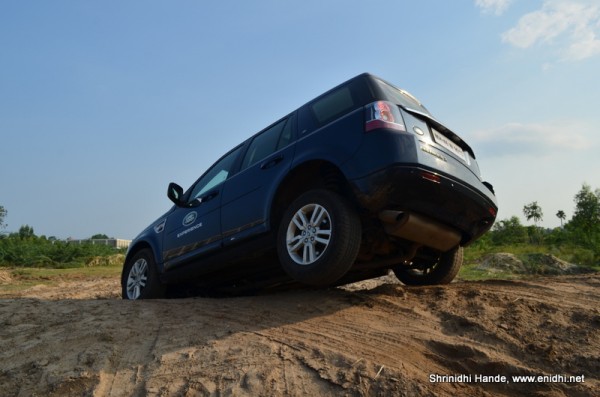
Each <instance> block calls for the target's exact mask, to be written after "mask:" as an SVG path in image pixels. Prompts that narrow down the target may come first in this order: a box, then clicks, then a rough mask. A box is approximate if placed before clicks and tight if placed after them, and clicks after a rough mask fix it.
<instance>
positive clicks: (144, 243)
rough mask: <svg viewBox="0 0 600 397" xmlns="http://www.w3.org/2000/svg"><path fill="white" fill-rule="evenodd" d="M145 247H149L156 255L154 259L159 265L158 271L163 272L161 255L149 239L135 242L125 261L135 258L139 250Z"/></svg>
mask: <svg viewBox="0 0 600 397" xmlns="http://www.w3.org/2000/svg"><path fill="white" fill-rule="evenodd" d="M144 249H149V250H150V251H151V252H152V255H154V261H155V263H156V265H157V269H156V270H157V271H158V272H159V273H161V272H162V266H161V264H162V261H160V259H161V257H160V256H159V255H158V254H157V252H156V250H155V249H154V247H153V245H152V244H150V243H149V242H148V241H146V240H140V241H137V242H135V243H134V244H133V245H132V246H130V247H129V250H128V251H127V255H126V256H125V262H124V263H127V262H129V261H130V260H131V258H133V257H134V256H135V255H136V254H137V253H138V252H140V251H142V250H144ZM124 270H125V266H123V271H124Z"/></svg>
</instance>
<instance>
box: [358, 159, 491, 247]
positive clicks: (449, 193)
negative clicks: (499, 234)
mask: <svg viewBox="0 0 600 397" xmlns="http://www.w3.org/2000/svg"><path fill="white" fill-rule="evenodd" d="M350 183H351V185H352V187H353V189H354V193H355V196H356V198H357V200H358V202H359V204H360V205H361V206H362V207H363V208H365V209H366V210H367V211H368V212H370V213H373V214H379V213H380V212H381V211H384V210H394V211H407V212H414V213H417V214H421V215H424V216H426V217H428V218H430V219H432V220H434V221H436V222H439V223H440V224H443V225H446V226H449V227H450V228H452V229H455V230H457V231H459V232H460V233H461V235H462V238H461V245H468V244H469V243H471V242H472V241H474V240H475V239H477V238H478V237H479V236H481V235H482V234H483V233H485V232H486V231H488V230H489V229H490V228H491V227H492V224H493V223H494V220H495V218H496V212H497V210H498V205H497V203H496V198H495V196H494V194H493V193H492V192H491V191H490V190H489V189H488V188H487V187H486V186H485V185H484V184H483V183H480V185H481V189H476V188H474V187H473V186H470V185H467V184H466V183H463V182H461V181H459V180H457V179H455V178H452V177H450V176H447V175H444V174H441V173H439V172H437V171H435V170H432V169H429V168H427V167H424V166H422V165H404V164H402V165H393V166H390V167H387V168H385V169H383V170H380V171H377V172H374V173H372V174H369V175H367V176H364V177H362V178H357V179H353V180H350Z"/></svg>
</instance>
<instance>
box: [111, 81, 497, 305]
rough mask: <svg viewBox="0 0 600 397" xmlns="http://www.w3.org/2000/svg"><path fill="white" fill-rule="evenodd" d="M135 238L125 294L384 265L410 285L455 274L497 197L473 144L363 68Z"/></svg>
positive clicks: (230, 157)
mask: <svg viewBox="0 0 600 397" xmlns="http://www.w3.org/2000/svg"><path fill="white" fill-rule="evenodd" d="M167 195H168V197H169V199H170V200H171V201H172V202H173V203H174V206H173V207H172V208H171V209H170V210H169V211H168V212H167V213H165V214H164V215H162V216H160V217H159V218H158V220H156V221H155V222H153V223H152V224H151V225H150V226H149V227H148V228H147V229H145V230H144V231H143V232H142V233H141V234H140V235H139V236H138V237H137V238H136V239H135V240H134V241H133V242H132V244H131V246H130V248H129V251H128V253H127V255H126V259H125V264H124V267H123V273H122V278H121V284H122V293H123V297H124V298H125V299H140V298H160V297H163V296H164V294H165V291H166V288H167V286H168V285H175V286H177V285H182V283H187V284H189V283H194V284H195V285H196V284H197V285H199V286H205V287H225V286H229V287H232V288H235V287H236V286H242V285H255V286H256V285H273V284H279V283H284V284H285V283H289V282H295V283H297V282H300V283H302V284H307V285H312V286H328V285H339V284H343V283H348V282H352V281H357V280H362V279H367V278H372V277H377V276H380V275H382V274H386V273H387V272H388V271H389V270H390V269H391V270H393V272H394V273H395V274H396V276H397V277H398V278H399V279H400V280H401V281H402V282H403V283H405V284H407V285H423V284H443V283H449V282H451V281H452V280H453V279H454V277H455V276H456V274H457V272H458V270H459V268H460V266H461V264H462V260H463V247H464V246H466V245H468V244H470V243H472V242H473V241H475V240H476V239H477V238H479V237H480V236H481V235H482V234H483V233H485V232H486V231H487V230H489V229H490V227H491V226H492V224H493V222H494V220H495V217H496V212H497V209H498V207H497V203H496V198H495V195H494V190H493V188H492V185H490V184H489V183H487V182H484V181H482V179H481V177H480V171H479V168H478V165H477V161H476V159H475V153H474V152H473V150H472V149H471V147H470V146H469V145H468V144H467V143H466V142H465V141H464V140H463V139H461V138H460V137H459V136H458V135H457V134H455V133H454V132H453V131H451V130H450V129H449V128H447V127H446V126H444V125H443V124H441V123H440V122H439V121H438V120H436V119H435V118H434V117H433V116H432V115H431V114H430V113H429V111H428V110H427V109H426V108H425V107H424V106H423V105H422V104H421V103H420V102H419V101H418V100H417V99H416V98H415V97H414V96H412V95H411V94H409V93H408V92H406V91H404V90H401V89H399V88H396V87H395V86H393V85H392V84H390V83H388V82H386V81H384V80H382V79H380V78H378V77H376V76H373V75H371V74H367V73H365V74H361V75H359V76H356V77H354V78H352V79H350V80H349V81H347V82H345V83H343V84H341V85H339V86H337V87H335V88H333V89H331V90H329V91H327V92H326V93H324V94H322V95H321V96H319V97H317V98H315V99H314V100H312V101H310V102H308V103H307V104H305V105H304V106H302V107H300V108H298V109H296V110H294V111H293V112H291V113H290V114H288V115H286V116H285V117H283V118H281V119H280V120H277V121H276V122H275V123H273V124H272V125H270V126H268V127H267V128H265V129H264V130H262V131H260V132H259V133H257V134H255V135H254V136H252V137H250V138H249V139H248V140H246V141H245V142H243V143H241V144H240V145H238V146H236V147H235V148H233V149H232V150H230V151H229V152H228V153H226V154H225V155H224V156H223V157H221V158H220V159H219V160H218V161H217V162H216V163H215V164H214V165H213V166H211V167H210V168H209V169H208V170H207V171H206V172H205V173H204V174H203V175H202V176H201V177H200V178H199V179H198V180H197V181H196V182H195V183H194V184H193V185H192V186H191V187H190V188H189V189H187V190H186V191H184V189H183V188H181V187H180V186H178V185H177V184H175V183H171V184H170V185H169V187H168V193H167Z"/></svg>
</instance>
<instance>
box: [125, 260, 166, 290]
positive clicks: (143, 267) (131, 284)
mask: <svg viewBox="0 0 600 397" xmlns="http://www.w3.org/2000/svg"><path fill="white" fill-rule="evenodd" d="M121 289H122V294H123V299H132V300H134V299H157V298H163V297H164V295H165V286H164V285H163V284H162V283H161V282H160V280H159V278H158V272H157V270H156V263H155V262H154V255H152V251H150V250H149V249H143V250H141V251H139V252H138V253H136V254H135V255H133V257H132V258H131V259H130V260H128V261H127V263H125V267H124V269H123V275H122V276H121Z"/></svg>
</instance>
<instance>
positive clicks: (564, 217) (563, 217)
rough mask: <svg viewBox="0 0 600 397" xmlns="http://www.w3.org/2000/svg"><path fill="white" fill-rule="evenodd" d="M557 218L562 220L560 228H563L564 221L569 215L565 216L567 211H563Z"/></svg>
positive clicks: (560, 211) (559, 212)
mask: <svg viewBox="0 0 600 397" xmlns="http://www.w3.org/2000/svg"><path fill="white" fill-rule="evenodd" d="M556 217H557V218H558V219H560V227H562V226H563V222H564V220H565V219H567V214H565V211H563V210H558V212H557V213H556Z"/></svg>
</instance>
